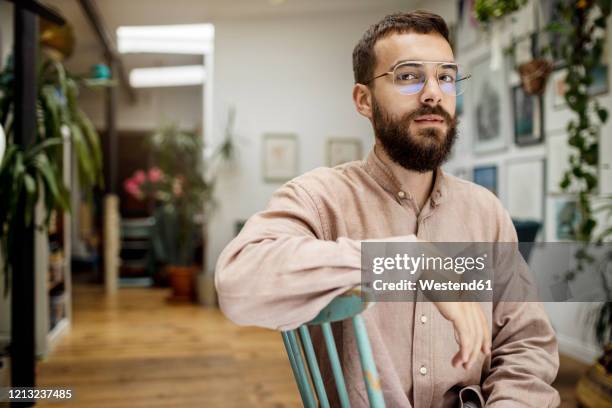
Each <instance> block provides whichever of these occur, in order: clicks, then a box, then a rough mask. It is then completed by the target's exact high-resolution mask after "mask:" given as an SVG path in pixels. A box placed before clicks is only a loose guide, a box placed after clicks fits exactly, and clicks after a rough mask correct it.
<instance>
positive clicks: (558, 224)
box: [547, 196, 580, 242]
mask: <svg viewBox="0 0 612 408" xmlns="http://www.w3.org/2000/svg"><path fill="white" fill-rule="evenodd" d="M549 206H550V209H549V215H548V216H547V236H548V237H547V241H551V242H558V241H575V240H576V230H577V227H578V225H579V223H580V211H579V210H578V201H577V199H576V197H575V196H557V197H550V202H549Z"/></svg>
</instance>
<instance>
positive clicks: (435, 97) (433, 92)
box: [420, 78, 442, 106]
mask: <svg viewBox="0 0 612 408" xmlns="http://www.w3.org/2000/svg"><path fill="white" fill-rule="evenodd" d="M420 99H421V103H422V104H424V105H429V106H436V105H438V104H439V103H440V102H442V90H441V89H440V85H439V84H438V81H437V80H436V78H428V79H427V81H426V82H425V85H424V86H423V90H422V91H421V96H420Z"/></svg>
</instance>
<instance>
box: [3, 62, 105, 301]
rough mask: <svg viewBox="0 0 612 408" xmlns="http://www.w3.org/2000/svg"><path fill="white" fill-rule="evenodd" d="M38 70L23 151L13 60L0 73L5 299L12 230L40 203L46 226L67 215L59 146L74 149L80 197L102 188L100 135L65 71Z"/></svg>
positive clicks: (53, 66)
mask: <svg viewBox="0 0 612 408" xmlns="http://www.w3.org/2000/svg"><path fill="white" fill-rule="evenodd" d="M41 60H42V61H43V62H42V63H41V64H40V65H39V69H38V95H37V110H38V115H37V117H36V120H37V122H38V126H37V128H36V139H35V141H34V143H32V144H31V145H30V146H27V147H21V146H17V145H16V144H14V143H13V137H14V135H13V131H14V129H13V116H14V115H13V110H14V104H15V96H14V94H13V89H14V75H13V64H12V58H9V59H8V62H7V64H6V66H5V67H4V69H3V70H2V72H0V125H1V126H2V127H3V128H4V132H5V136H6V150H5V152H4V155H3V157H2V159H1V161H0V196H1V197H10V199H6V200H4V199H3V200H0V245H1V249H2V253H3V254H7V255H8V256H6V259H5V260H4V263H3V265H2V268H0V272H3V274H4V279H5V294H7V293H8V288H9V287H10V285H9V276H10V271H11V264H12V259H11V254H13V253H14V252H15V251H14V250H13V248H14V246H15V245H18V243H15V242H13V240H12V237H13V232H12V231H14V228H15V225H16V224H18V223H25V224H26V225H28V226H29V225H31V223H32V222H33V209H34V206H35V204H36V202H37V201H38V200H39V199H42V200H43V204H44V207H45V208H46V214H47V220H46V222H45V223H44V224H43V225H42V226H38V227H45V226H48V224H49V219H50V217H51V215H52V213H53V211H54V210H64V211H68V210H69V192H68V190H67V188H66V187H65V186H64V183H63V181H62V175H61V172H60V169H61V164H62V159H63V158H62V144H63V143H64V142H65V141H70V143H72V145H73V147H74V151H75V156H76V161H77V167H78V171H79V181H80V183H81V186H82V187H83V190H84V191H91V188H92V187H93V186H95V185H101V184H102V158H101V157H102V153H101V149H100V142H99V137H98V134H97V133H96V131H95V129H94V127H93V125H92V124H91V122H90V120H89V119H88V118H87V116H86V115H85V114H84V113H83V112H82V111H81V110H80V109H79V107H78V105H77V103H76V98H77V95H78V85H77V82H76V80H74V79H73V78H71V77H70V76H69V75H68V74H67V73H66V71H65V69H64V67H63V65H62V64H61V63H60V62H58V61H54V60H53V59H50V58H46V59H44V58H41Z"/></svg>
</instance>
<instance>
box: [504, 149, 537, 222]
mask: <svg viewBox="0 0 612 408" xmlns="http://www.w3.org/2000/svg"><path fill="white" fill-rule="evenodd" d="M505 168H506V183H505V185H506V187H505V189H506V208H507V210H508V212H509V213H510V216H512V218H513V219H518V220H522V221H528V220H529V221H537V222H541V223H543V222H544V214H545V194H544V191H545V186H546V170H545V169H546V167H545V159H544V158H542V157H529V158H521V159H515V160H509V161H507V162H506V167H505ZM525 180H529V182H528V183H526V182H525Z"/></svg>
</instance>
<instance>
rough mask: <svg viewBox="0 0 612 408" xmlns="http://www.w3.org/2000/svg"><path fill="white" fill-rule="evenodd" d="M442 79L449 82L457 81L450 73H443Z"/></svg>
mask: <svg viewBox="0 0 612 408" xmlns="http://www.w3.org/2000/svg"><path fill="white" fill-rule="evenodd" d="M440 81H442V82H448V83H453V82H455V78H454V77H452V76H450V75H441V76H440Z"/></svg>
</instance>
